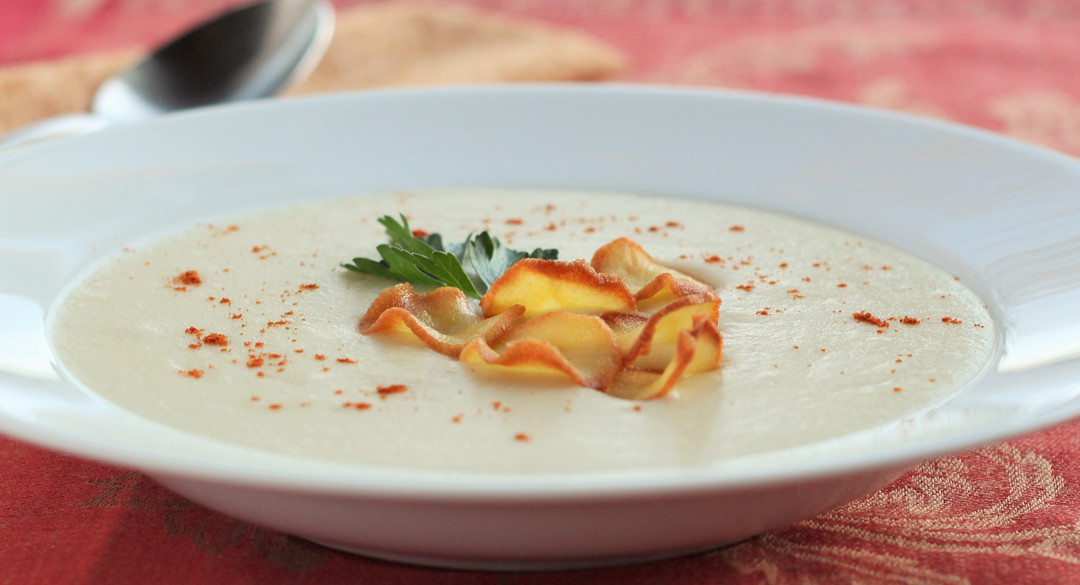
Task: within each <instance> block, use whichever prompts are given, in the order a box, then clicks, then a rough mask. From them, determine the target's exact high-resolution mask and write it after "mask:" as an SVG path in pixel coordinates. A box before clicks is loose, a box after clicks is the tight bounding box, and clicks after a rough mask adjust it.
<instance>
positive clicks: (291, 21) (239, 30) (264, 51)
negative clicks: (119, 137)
mask: <svg viewBox="0 0 1080 585" xmlns="http://www.w3.org/2000/svg"><path fill="white" fill-rule="evenodd" d="M333 28H334V9H333V7H332V6H331V5H330V4H329V3H328V2H326V1H325V0H262V1H259V2H254V3H251V4H246V5H242V6H240V7H237V8H234V9H232V10H229V11H227V12H224V13H221V14H219V15H217V16H215V17H213V18H211V19H210V20H207V21H204V22H203V23H202V24H199V25H197V26H196V27H195V28H192V29H190V30H188V31H187V32H185V33H183V34H181V35H180V36H178V37H176V38H174V39H173V40H171V41H169V42H168V43H166V44H164V45H162V46H161V47H159V48H158V49H156V50H154V51H153V52H151V53H150V54H149V55H147V56H146V57H145V58H144V59H142V60H141V61H139V62H138V63H136V64H135V65H133V66H132V67H130V68H128V69H126V70H124V71H122V72H120V73H118V74H116V75H113V76H112V77H110V78H109V79H107V80H106V81H105V82H104V83H103V84H102V85H101V86H100V87H99V88H98V90H97V91H96V92H95V94H94V99H93V102H92V106H91V113H89V114H72V115H67V116H59V117H56V118H50V119H47V120H44V121H42V122H39V123H37V124H33V125H31V126H28V127H26V128H22V129H19V130H16V131H15V132H12V133H10V134H8V135H7V136H5V137H4V138H3V139H0V150H2V149H5V148H11V147H15V146H21V145H24V144H29V143H32V142H37V141H40V140H44V139H47V138H55V137H61V136H68V135H73V134H82V133H85V132H91V131H94V130H97V129H100V128H103V127H105V126H109V125H111V124H114V123H127V122H135V121H138V120H142V119H146V118H150V117H154V116H158V115H161V114H166V113H169V112H174V111H178V110H184V109H189V108H197V107H202V106H208V105H213V104H221V103H228V102H236V101H243V100H253V99H259V98H264V97H269V96H272V95H275V94H277V93H279V92H281V91H282V90H284V89H285V88H287V87H289V86H290V85H292V84H293V83H295V82H297V81H299V80H301V79H303V78H304V77H306V76H307V75H308V74H309V73H310V72H311V70H312V69H314V67H315V65H316V64H317V63H318V62H319V60H320V59H321V58H322V55H323V53H324V52H325V51H326V47H327V46H328V45H329V43H330V38H331V36H332V35H333Z"/></svg>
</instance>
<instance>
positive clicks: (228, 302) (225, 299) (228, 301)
mask: <svg viewBox="0 0 1080 585" xmlns="http://www.w3.org/2000/svg"><path fill="white" fill-rule="evenodd" d="M218 302H219V303H221V304H222V305H231V304H232V299H230V298H229V297H221V300H220V301H218Z"/></svg>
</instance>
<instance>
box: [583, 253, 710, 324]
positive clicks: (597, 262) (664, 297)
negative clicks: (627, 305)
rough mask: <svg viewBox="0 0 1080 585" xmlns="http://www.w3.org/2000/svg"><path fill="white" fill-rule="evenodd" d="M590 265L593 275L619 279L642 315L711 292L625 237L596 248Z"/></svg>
mask: <svg viewBox="0 0 1080 585" xmlns="http://www.w3.org/2000/svg"><path fill="white" fill-rule="evenodd" d="M591 264H592V267H593V268H594V269H596V271H597V272H600V273H603V274H614V275H616V276H618V277H619V278H621V279H622V281H623V282H625V283H626V286H627V287H628V288H629V289H630V290H632V291H635V292H634V298H635V300H636V301H637V303H638V309H640V310H642V311H646V312H648V311H652V310H655V309H656V308H658V307H661V306H664V305H666V304H668V303H670V302H672V301H673V300H675V299H677V298H680V297H685V296H689V295H694V294H701V293H706V292H712V291H713V288H712V287H711V286H709V285H707V284H705V283H704V282H701V281H700V280H697V279H695V278H694V277H692V276H689V275H687V274H683V273H682V272H679V271H677V270H673V269H671V268H668V267H667V266H664V265H663V264H660V263H659V262H657V261H656V260H655V259H653V257H652V256H650V255H649V253H648V252H646V251H645V249H644V248H642V247H641V245H640V244H638V243H637V242H635V241H633V240H631V239H629V238H619V239H617V240H614V241H612V242H611V243H609V244H606V245H604V246H602V247H600V248H599V249H598V250H597V251H596V253H594V254H593V257H592V262H591Z"/></svg>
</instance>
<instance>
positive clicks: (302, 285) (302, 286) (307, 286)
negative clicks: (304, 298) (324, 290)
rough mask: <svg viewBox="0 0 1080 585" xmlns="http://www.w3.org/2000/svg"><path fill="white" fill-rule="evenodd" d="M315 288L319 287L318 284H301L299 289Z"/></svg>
mask: <svg viewBox="0 0 1080 585" xmlns="http://www.w3.org/2000/svg"><path fill="white" fill-rule="evenodd" d="M317 288H319V285H317V284H301V285H300V290H315V289H317Z"/></svg>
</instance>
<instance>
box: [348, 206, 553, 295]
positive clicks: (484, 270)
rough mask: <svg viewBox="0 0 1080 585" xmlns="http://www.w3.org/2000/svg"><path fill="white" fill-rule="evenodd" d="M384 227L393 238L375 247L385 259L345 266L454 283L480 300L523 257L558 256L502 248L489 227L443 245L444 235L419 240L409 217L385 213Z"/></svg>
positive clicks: (412, 279)
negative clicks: (394, 216) (397, 217)
mask: <svg viewBox="0 0 1080 585" xmlns="http://www.w3.org/2000/svg"><path fill="white" fill-rule="evenodd" d="M379 223H381V224H382V225H383V226H384V227H385V228H386V235H387V237H388V238H389V240H390V242H389V243H388V244H381V245H379V246H378V247H376V248H375V250H376V251H378V252H379V256H381V257H382V260H372V259H370V258H353V263H352V264H343V265H342V266H344V267H345V268H348V269H349V270H352V271H354V272H360V273H363V274H374V275H376V276H382V277H384V278H390V279H393V280H397V281H401V282H411V283H413V284H419V285H428V286H453V287H457V288H459V289H461V290H462V291H463V292H464V293H465V294H466V295H469V296H470V297H474V298H480V296H481V295H483V294H484V293H485V292H487V290H488V288H490V287H491V283H492V282H495V279H497V278H499V277H500V276H502V274H503V273H504V272H506V270H507V269H508V268H510V267H511V266H513V265H514V263H515V262H517V261H518V260H522V259H524V258H541V259H543V260H557V259H558V258H559V251H558V250H550V249H543V248H537V249H535V250H533V251H532V252H519V251H517V250H511V249H509V248H504V247H502V244H501V243H500V242H499V239H498V238H495V237H492V235H491V234H489V233H487V231H483V232H480V233H479V234H477V235H474V234H469V236H468V237H467V238H465V241H464V242H462V243H460V244H449V245H444V244H443V241H442V236H440V235H439V234H430V235H428V236H425V237H423V238H418V237H416V236H414V235H413V234H412V231H411V230H410V229H409V221H408V220H407V219H405V216H404V215H402V216H401V223H398V222H397V221H396V220H395V219H394V218H392V217H390V216H389V215H385V216H383V217H382V218H380V219H379Z"/></svg>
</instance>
